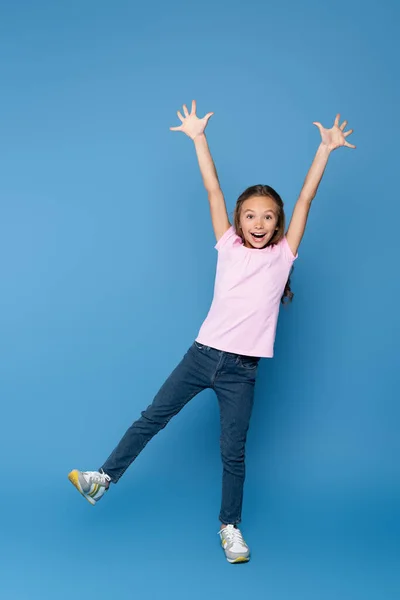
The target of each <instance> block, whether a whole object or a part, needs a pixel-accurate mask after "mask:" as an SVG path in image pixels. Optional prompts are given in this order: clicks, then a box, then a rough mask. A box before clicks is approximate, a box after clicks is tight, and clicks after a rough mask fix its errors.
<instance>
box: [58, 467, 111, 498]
mask: <svg viewBox="0 0 400 600" xmlns="http://www.w3.org/2000/svg"><path fill="white" fill-rule="evenodd" d="M68 479H69V480H70V482H71V483H72V485H74V486H75V487H76V489H77V490H78V492H80V493H81V494H82V496H83V497H84V498H86V500H87V501H88V502H90V504H93V505H95V504H96V502H98V501H99V500H101V498H102V497H103V495H104V494H105V492H106V491H107V490H108V486H109V484H110V481H111V478H110V477H109V476H108V475H106V473H99V472H98V471H78V470H77V469H75V470H74V471H71V473H69V475H68Z"/></svg>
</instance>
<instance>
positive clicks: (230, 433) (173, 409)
mask: <svg viewBox="0 0 400 600" xmlns="http://www.w3.org/2000/svg"><path fill="white" fill-rule="evenodd" d="M258 362H259V358H255V357H249V356H242V355H239V354H233V353H230V352H223V351H221V350H215V349H214V348H210V347H209V346H203V345H201V344H199V343H198V342H194V344H193V345H192V346H191V347H190V348H189V350H188V351H187V353H186V354H185V356H184V357H183V359H182V361H181V362H180V363H179V365H178V366H177V367H176V369H175V370H174V371H173V372H172V373H171V375H170V376H169V378H168V379H167V380H166V382H165V383H164V384H163V386H162V387H161V389H160V391H159V392H158V393H157V395H156V396H155V398H154V400H153V402H152V404H150V406H148V408H147V409H146V410H145V411H143V412H142V413H141V417H140V418H139V419H138V420H137V421H135V422H134V423H133V424H132V425H131V426H130V427H129V429H128V430H127V432H126V433H125V435H124V436H123V438H122V439H121V441H120V442H119V444H118V446H117V447H116V448H115V450H114V451H113V452H112V454H111V455H110V456H109V458H108V459H107V460H106V462H105V463H104V465H103V466H102V467H101V469H102V470H103V471H104V472H105V473H107V475H109V476H110V478H111V481H112V482H113V483H117V481H118V480H119V478H120V477H121V476H122V475H123V473H124V472H125V471H126V469H127V468H128V467H129V465H130V464H131V463H132V462H133V461H134V460H135V458H136V457H137V456H138V454H139V453H140V452H141V451H142V450H143V448H144V447H145V446H146V444H147V443H148V442H149V441H150V440H151V438H152V437H153V436H154V435H156V433H158V432H159V431H160V430H161V429H163V428H164V427H165V426H166V425H167V423H168V422H169V421H170V420H171V419H172V417H173V416H174V415H176V414H177V413H178V412H179V411H180V410H181V409H182V408H183V407H184V406H185V405H186V404H187V403H188V402H189V400H191V399H192V398H193V397H194V396H196V394H198V393H199V392H201V391H202V390H204V389H206V388H211V389H213V390H214V391H215V393H216V395H217V398H218V404H219V409H220V421H221V437H220V447H221V457H222V464H223V476H222V504H221V511H220V515H219V519H220V521H221V523H224V524H230V523H232V524H237V523H239V522H240V520H241V513H242V502H243V484H244V479H245V444H246V437H247V430H248V428H249V421H250V416H251V411H252V408H253V399H254V384H255V380H256V372H257V366H258Z"/></svg>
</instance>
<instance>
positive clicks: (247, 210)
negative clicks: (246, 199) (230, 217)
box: [244, 208, 275, 214]
mask: <svg viewBox="0 0 400 600" xmlns="http://www.w3.org/2000/svg"><path fill="white" fill-rule="evenodd" d="M244 212H245V213H247V212H255V211H254V210H253V209H252V208H246V210H245V211H244ZM264 212H265V213H269V212H272V214H275V211H273V210H272V208H269V209H268V210H266V211H264Z"/></svg>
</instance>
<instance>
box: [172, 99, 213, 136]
mask: <svg viewBox="0 0 400 600" xmlns="http://www.w3.org/2000/svg"><path fill="white" fill-rule="evenodd" d="M183 114H184V115H185V116H183V115H182V114H181V113H180V111H179V110H178V112H177V115H178V118H179V120H180V121H181V122H182V125H179V126H178V127H170V130H171V131H183V133H186V135H187V136H189V137H190V138H191V139H192V140H194V138H195V137H197V136H198V135H201V134H202V133H204V130H205V128H206V127H207V123H208V120H209V118H210V117H212V115H213V114H214V113H212V112H211V113H207V114H206V116H205V117H203V118H202V119H199V117H198V116H197V115H196V100H193V101H192V110H191V112H190V113H189V111H188V109H187V106H186V104H184V105H183Z"/></svg>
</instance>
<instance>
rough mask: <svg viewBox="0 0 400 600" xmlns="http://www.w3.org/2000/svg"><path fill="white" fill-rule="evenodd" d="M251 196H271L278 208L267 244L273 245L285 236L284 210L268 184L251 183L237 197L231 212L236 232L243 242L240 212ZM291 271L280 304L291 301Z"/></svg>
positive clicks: (280, 199) (277, 196) (275, 193)
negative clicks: (274, 226)
mask: <svg viewBox="0 0 400 600" xmlns="http://www.w3.org/2000/svg"><path fill="white" fill-rule="evenodd" d="M252 196H266V197H268V198H271V199H272V200H273V201H274V202H275V204H276V206H277V208H278V221H277V229H276V231H275V233H274V235H273V236H272V238H271V239H270V240H269V242H268V244H267V246H275V244H278V243H279V242H280V241H281V240H282V239H283V238H284V236H285V211H284V209H283V201H282V198H281V197H280V195H279V194H278V193H277V192H276V191H275V190H274V189H273V188H272V187H270V186H269V185H252V186H251V187H248V188H247V189H246V190H245V191H244V192H243V193H242V194H241V195H240V196H239V198H238V199H237V201H236V206H235V210H234V213H233V222H234V227H235V231H236V234H237V235H238V236H240V237H241V238H242V241H243V243H244V237H243V232H242V229H241V227H240V214H241V212H242V206H243V203H244V202H245V201H246V200H248V199H249V198H251V197H252ZM292 272H293V267H292V268H291V270H290V274H289V277H288V280H287V282H286V285H285V289H284V291H283V296H282V298H281V302H282V304H286V303H287V302H291V301H292V298H293V296H294V294H293V292H292V290H291V289H290V276H291V274H292Z"/></svg>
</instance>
